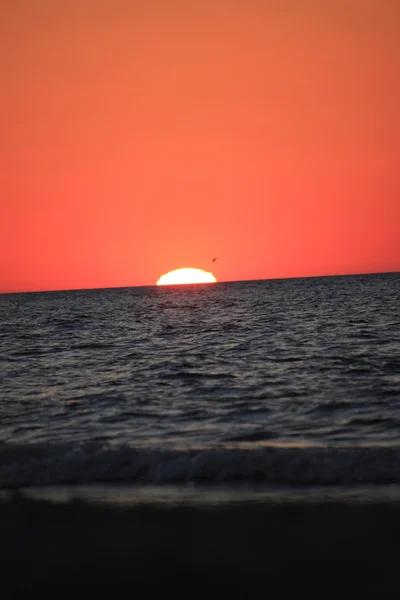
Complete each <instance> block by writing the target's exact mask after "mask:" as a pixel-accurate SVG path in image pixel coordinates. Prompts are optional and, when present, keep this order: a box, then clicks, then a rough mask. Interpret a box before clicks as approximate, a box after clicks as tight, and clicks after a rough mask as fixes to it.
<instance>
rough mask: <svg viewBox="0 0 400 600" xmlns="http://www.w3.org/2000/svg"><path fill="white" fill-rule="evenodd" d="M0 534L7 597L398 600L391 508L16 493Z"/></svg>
mask: <svg viewBox="0 0 400 600" xmlns="http://www.w3.org/2000/svg"><path fill="white" fill-rule="evenodd" d="M0 533H1V536H0V548H1V557H2V558H1V565H2V569H1V570H2V586H3V590H8V592H7V595H6V597H22V596H24V597H25V594H26V593H27V592H29V590H30V589H32V588H33V589H35V588H37V586H39V588H38V591H39V589H40V588H41V589H42V590H43V589H44V588H42V586H43V585H48V584H53V585H54V584H55V585H57V586H58V587H57V589H61V588H60V586H64V585H68V586H70V585H75V586H80V585H82V584H89V585H92V586H93V585H95V586H99V585H104V584H108V585H113V586H115V585H121V584H124V585H129V586H133V588H132V589H136V590H140V589H141V588H138V587H137V586H143V585H145V586H149V585H150V586H152V587H153V588H154V586H156V588H157V590H158V591H159V592H160V593H162V594H163V595H165V594H166V593H167V592H168V593H169V592H170V591H171V592H173V593H175V594H179V596H180V597H187V598H190V597H192V596H193V595H196V594H197V593H203V592H204V593H208V594H211V595H212V596H213V597H214V596H215V597H216V596H218V597H219V596H220V595H221V593H222V591H221V590H220V591H219V592H218V587H216V586H218V585H219V584H223V585H224V586H226V585H228V586H229V595H230V596H231V597H235V598H238V597H244V598H261V597H266V598H267V597H268V598H269V597H270V598H295V597H297V596H298V595H299V594H300V593H302V594H303V593H305V594H307V597H308V598H310V597H319V598H327V597H329V598H330V597H338V596H339V597H349V598H350V597H351V598H358V597H360V598H361V597H362V598H365V597H375V598H384V597H389V596H390V597H392V596H393V594H394V596H393V597H397V592H398V589H399V584H400V564H399V559H400V504H393V503H385V502H380V503H374V504H372V503H368V504H363V503H360V502H354V503H349V502H346V503H345V502H337V501H336V502H332V501H326V502H320V503H313V502H307V501H303V502H296V503H293V502H290V503H289V502H288V503H285V502H279V503H278V502H273V501H270V502H266V501H263V502H260V503H256V504H255V503H252V504H242V505H229V504H227V505H219V506H214V507H213V506H199V507H193V506H186V507H185V506H175V507H174V506H169V507H168V506H166V507H165V508H164V507H161V508H160V506H151V505H138V506H128V507H121V506H108V505H107V506H106V505H92V504H88V503H84V502H81V501H78V502H69V503H67V504H56V503H51V502H47V501H43V500H33V499H27V498H24V497H22V496H18V495H17V496H15V497H13V498H12V499H11V500H8V501H3V502H1V503H0ZM74 589H75V590H76V591H74V592H71V593H74V594H78V596H79V597H80V596H82V597H83V595H85V596H86V595H87V591H86V592H85V593H83V588H80V587H76V588H74ZM85 589H86V588H85ZM47 590H49V588H47ZM121 590H122V588H121ZM10 593H11V596H10ZM115 593H118V589H117V590H116V592H115V591H114V592H113V594H115ZM271 594H272V595H271Z"/></svg>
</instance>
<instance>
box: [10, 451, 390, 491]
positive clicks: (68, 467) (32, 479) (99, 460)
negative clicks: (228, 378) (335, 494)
mask: <svg viewBox="0 0 400 600" xmlns="http://www.w3.org/2000/svg"><path fill="white" fill-rule="evenodd" d="M235 481H237V482H239V481H240V482H249V483H251V482H259V481H260V482H265V483H270V484H280V485H287V486H301V485H352V484H375V483H379V484H384V483H386V484H387V483H400V448H386V447H376V448H371V447H368V448H322V447H321V448H317V447H307V448H290V447H289V448H288V447H268V448H261V449H249V450H247V449H228V448H225V449H214V450H213V449H211V450H210V449H207V450H188V451H184V450H161V449H151V450H148V449H142V448H138V449H135V448H131V447H119V448H113V447H109V448H105V447H104V446H102V445H100V444H92V443H91V444H87V445H81V446H77V445H72V444H71V445H68V444H64V445H53V444H47V445H46V444H43V445H35V446H32V445H11V444H10V445H8V444H4V445H1V446H0V488H2V489H13V488H14V489H15V488H18V487H26V486H45V485H66V484H83V483H100V482H102V483H105V482H108V483H110V482H114V483H122V482H123V483H152V484H170V483H189V482H193V483H205V484H206V483H215V482H235Z"/></svg>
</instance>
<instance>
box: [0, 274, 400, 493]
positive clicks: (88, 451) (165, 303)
mask: <svg viewBox="0 0 400 600" xmlns="http://www.w3.org/2000/svg"><path fill="white" fill-rule="evenodd" d="M0 345H1V355H0V382H1V396H0V486H1V487H2V488H9V487H18V486H23V485H24V486H25V485H36V486H37V485H43V484H46V485H51V484H58V485H59V484H68V483H74V484H84V483H85V484H86V483H89V482H97V483H99V482H111V481H112V482H114V483H115V482H119V483H124V484H126V483H138V482H140V483H151V484H159V483H164V484H165V483H184V482H203V483H221V482H224V481H225V482H231V483H232V482H239V481H240V482H242V483H243V482H246V481H248V482H252V481H257V482H265V483H275V484H276V483H279V484H283V485H298V484H311V485H315V484H317V485H325V484H349V483H352V482H356V483H363V484H368V483H376V482H379V483H393V482H400V275H399V274H396V273H391V274H382V275H359V276H342V277H321V278H307V279H287V280H264V281H247V282H234V283H219V284H206V285H193V286H172V287H144V288H124V289H105V290H85V291H67V292H47V293H29V294H10V295H2V296H0Z"/></svg>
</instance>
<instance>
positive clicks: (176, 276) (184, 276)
mask: <svg viewBox="0 0 400 600" xmlns="http://www.w3.org/2000/svg"><path fill="white" fill-rule="evenodd" d="M216 281H217V280H216V279H215V277H214V275H213V274H212V273H209V272H208V271H203V270H202V269H188V268H185V269H176V271H170V272H169V273H165V275H162V276H161V277H160V279H159V280H158V281H157V285H181V284H185V283H215V282H216Z"/></svg>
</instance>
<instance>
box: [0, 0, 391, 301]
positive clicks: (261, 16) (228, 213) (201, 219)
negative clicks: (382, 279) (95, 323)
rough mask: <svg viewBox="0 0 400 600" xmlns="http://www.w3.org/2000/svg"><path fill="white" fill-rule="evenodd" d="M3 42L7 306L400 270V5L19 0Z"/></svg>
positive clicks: (11, 4)
mask: <svg viewBox="0 0 400 600" xmlns="http://www.w3.org/2000/svg"><path fill="white" fill-rule="evenodd" d="M0 40H1V41H0V44H1V55H2V59H1V60H2V66H1V69H0V90H1V92H0V132H1V135H0V156H1V162H0V192H1V194H0V203H1V204H0V292H1V291H2V292H5V291H28V290H44V289H46V290H48V289H69V288H85V287H111V286H130V285H153V284H155V282H156V280H157V279H158V278H159V276H160V275H161V274H162V273H165V272H166V271H170V270H172V269H175V268H178V267H197V268H202V269H205V270H207V271H212V272H213V273H214V274H215V276H216V277H217V279H218V280H220V281H222V280H237V279H264V278H270V277H296V276H308V275H322V274H339V273H360V272H374V271H396V270H400V175H399V174H400V164H399V163H400V154H399V140H400V116H399V110H400V109H399V107H400V83H399V81H400V80H399V73H400V42H399V40H400V2H399V0H348V1H345V0H332V1H329V2H321V0H318V1H311V0H286V1H285V0H280V1H278V0H269V1H268V2H267V1H266V0H265V1H262V0H236V1H234V0H220V1H219V2H217V1H214V0H213V1H211V0H182V1H177V0H175V1H171V0H145V1H139V0H126V1H122V0H57V1H55V0H4V1H3V2H1V3H0ZM216 255H218V261H217V262H216V263H215V264H214V263H212V262H211V259H212V258H213V257H214V256H216Z"/></svg>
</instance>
